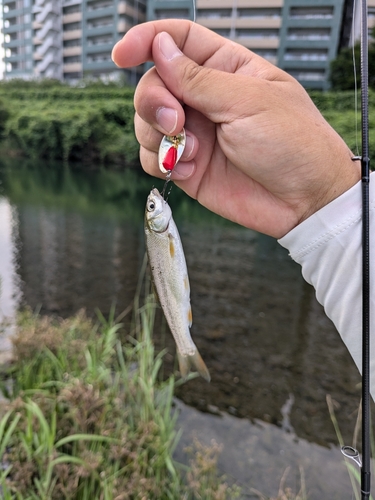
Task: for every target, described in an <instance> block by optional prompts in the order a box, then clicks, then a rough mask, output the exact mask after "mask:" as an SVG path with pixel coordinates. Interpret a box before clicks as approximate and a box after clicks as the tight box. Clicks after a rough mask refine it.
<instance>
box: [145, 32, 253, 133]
mask: <svg viewBox="0 0 375 500" xmlns="http://www.w3.org/2000/svg"><path fill="white" fill-rule="evenodd" d="M152 56H153V60H154V63H155V67H156V70H157V72H158V73H159V76H160V78H161V79H162V80H163V82H164V84H165V85H166V87H167V88H168V90H169V91H170V92H171V93H172V94H173V95H174V96H175V97H176V98H177V99H179V100H180V101H182V102H183V103H184V104H187V105H188V106H190V107H192V108H194V109H196V110H197V111H200V112H201V113H202V114H204V115H205V116H207V117H208V118H209V119H210V120H212V121H213V122H216V123H220V122H223V121H227V119H228V118H229V117H228V114H227V113H228V110H229V109H232V112H233V111H234V109H235V108H236V106H235V104H236V103H237V102H239V101H240V96H241V88H239V84H240V85H241V82H242V80H243V78H244V77H243V76H241V75H236V78H234V75H233V74H231V73H228V72H225V71H220V70H217V69H214V68H212V67H208V66H205V64H206V63H207V61H206V62H204V63H203V66H201V65H199V64H197V63H196V62H195V61H193V60H192V59H190V58H188V57H186V56H185V55H184V54H183V52H181V50H180V49H179V48H178V47H177V45H176V44H175V42H174V40H173V38H172V37H171V36H170V35H169V34H168V33H166V32H162V33H159V34H158V35H157V36H156V37H155V39H154V42H153V47H152ZM213 58H214V55H213V57H212V58H211V59H213ZM248 78H249V77H247V79H248ZM242 88H244V87H242Z"/></svg>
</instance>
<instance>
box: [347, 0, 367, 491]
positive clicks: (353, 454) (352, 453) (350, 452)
mask: <svg viewBox="0 0 375 500" xmlns="http://www.w3.org/2000/svg"><path fill="white" fill-rule="evenodd" d="M360 12H361V120H362V156H361V157H360V160H361V179H362V182H361V184H362V460H361V459H360V457H359V453H358V451H357V450H356V449H355V448H353V447H351V446H344V447H343V448H342V452H343V454H344V455H345V456H346V457H348V458H351V459H352V460H354V461H355V462H356V463H357V464H358V465H359V466H360V467H361V499H362V500H368V499H369V498H370V489H371V470H370V467H371V447H370V432H371V430H370V203H369V191H370V158H369V123H368V23H367V13H368V8H367V0H361V6H360ZM356 159H359V158H357V157H355V158H353V160H356Z"/></svg>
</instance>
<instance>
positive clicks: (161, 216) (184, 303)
mask: <svg viewBox="0 0 375 500" xmlns="http://www.w3.org/2000/svg"><path fill="white" fill-rule="evenodd" d="M145 234H146V246H147V253H148V259H149V262H150V266H151V274H152V280H153V283H154V286H155V288H156V292H157V295H158V299H159V301H160V305H161V307H162V309H163V312H164V315H165V317H166V319H167V322H168V325H169V328H170V330H171V332H172V335H173V337H174V339H175V341H176V345H177V355H178V361H179V365H180V372H181V375H182V377H186V376H187V375H188V373H189V371H190V368H196V370H197V371H198V373H199V374H200V375H201V376H202V377H203V378H204V379H206V380H207V381H210V374H209V372H208V369H207V367H206V365H205V363H204V361H203V359H202V358H201V356H200V354H199V352H198V349H197V347H196V345H195V344H194V342H193V340H192V338H191V335H190V327H191V324H192V321H193V318H192V313H191V306H190V285H189V278H188V272H187V267H186V261H185V255H184V251H183V248H182V243H181V239H180V235H179V234H178V230H177V226H176V224H175V222H174V220H173V218H172V211H171V208H170V206H169V205H168V203H167V202H166V201H165V200H164V198H163V197H162V196H161V194H160V193H159V191H158V190H157V189H153V190H152V191H151V192H150V194H149V196H148V198H147V204H146V211H145Z"/></svg>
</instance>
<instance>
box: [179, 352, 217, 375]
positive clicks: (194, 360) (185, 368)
mask: <svg viewBox="0 0 375 500" xmlns="http://www.w3.org/2000/svg"><path fill="white" fill-rule="evenodd" d="M177 356H178V364H179V366H180V373H181V376H182V378H186V377H187V376H188V375H189V373H190V370H191V368H195V369H196V370H197V372H198V373H199V375H200V376H201V377H203V378H204V379H205V380H207V382H210V380H211V376H210V372H209V371H208V368H207V366H206V364H205V362H204V361H203V359H202V357H201V355H200V354H199V351H198V349H197V350H196V351H195V353H194V354H193V355H191V356H183V355H182V354H181V353H179V352H178V351H177Z"/></svg>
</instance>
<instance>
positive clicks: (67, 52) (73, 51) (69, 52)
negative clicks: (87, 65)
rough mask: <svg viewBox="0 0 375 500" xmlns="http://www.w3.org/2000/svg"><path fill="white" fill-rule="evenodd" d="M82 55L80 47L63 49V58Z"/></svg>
mask: <svg viewBox="0 0 375 500" xmlns="http://www.w3.org/2000/svg"><path fill="white" fill-rule="evenodd" d="M80 55H82V47H65V48H64V49H63V57H72V56H80Z"/></svg>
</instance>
